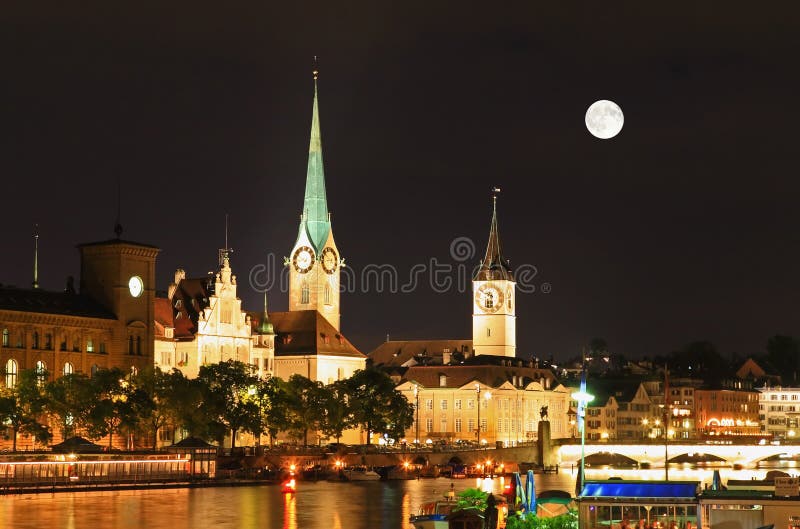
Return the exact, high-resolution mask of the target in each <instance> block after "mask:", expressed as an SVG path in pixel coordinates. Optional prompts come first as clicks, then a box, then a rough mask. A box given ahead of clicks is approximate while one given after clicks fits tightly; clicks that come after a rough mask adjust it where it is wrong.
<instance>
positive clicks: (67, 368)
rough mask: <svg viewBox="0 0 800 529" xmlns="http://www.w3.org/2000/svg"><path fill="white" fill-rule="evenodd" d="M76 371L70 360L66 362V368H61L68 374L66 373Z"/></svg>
mask: <svg viewBox="0 0 800 529" xmlns="http://www.w3.org/2000/svg"><path fill="white" fill-rule="evenodd" d="M74 372H75V368H74V367H73V366H72V364H70V363H69V362H65V363H64V369H62V370H61V373H62V374H63V375H65V376H66V375H71V374H72V373H74Z"/></svg>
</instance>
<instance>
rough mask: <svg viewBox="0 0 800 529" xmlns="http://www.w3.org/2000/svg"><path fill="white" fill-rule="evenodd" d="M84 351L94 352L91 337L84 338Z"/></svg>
mask: <svg viewBox="0 0 800 529" xmlns="http://www.w3.org/2000/svg"><path fill="white" fill-rule="evenodd" d="M86 352H87V353H93V352H94V342H93V341H92V339H91V338H89V339H88V340H86Z"/></svg>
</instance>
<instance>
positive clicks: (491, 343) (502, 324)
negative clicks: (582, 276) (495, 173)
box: [472, 195, 517, 358]
mask: <svg viewBox="0 0 800 529" xmlns="http://www.w3.org/2000/svg"><path fill="white" fill-rule="evenodd" d="M515 286H516V283H515V282H514V274H513V272H512V271H511V265H510V264H509V262H508V261H507V260H506V259H504V258H503V254H502V251H501V247H500V230H499V228H498V226H497V195H494V196H493V197H492V223H491V227H490V228H489V243H488V244H487V245H486V255H485V257H484V259H483V262H481V264H480V267H478V270H477V271H476V272H475V275H474V277H473V278H472V294H473V303H472V308H473V310H472V347H473V348H474V349H475V354H476V355H497V356H507V357H511V358H514V357H515V356H516V354H517V327H516V325H517V324H516V319H517V317H516V299H515V288H514V287H515Z"/></svg>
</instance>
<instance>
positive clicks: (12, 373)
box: [6, 358, 17, 388]
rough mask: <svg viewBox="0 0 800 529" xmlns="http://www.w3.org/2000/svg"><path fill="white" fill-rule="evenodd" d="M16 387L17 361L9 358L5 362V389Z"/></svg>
mask: <svg viewBox="0 0 800 529" xmlns="http://www.w3.org/2000/svg"><path fill="white" fill-rule="evenodd" d="M16 385H17V361H16V360H14V359H13V358H9V359H8V362H6V387H7V388H13V387H14V386H16Z"/></svg>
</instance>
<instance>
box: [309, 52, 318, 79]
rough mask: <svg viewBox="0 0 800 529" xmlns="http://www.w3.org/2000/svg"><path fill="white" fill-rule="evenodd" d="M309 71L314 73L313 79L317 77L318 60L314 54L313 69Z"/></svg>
mask: <svg viewBox="0 0 800 529" xmlns="http://www.w3.org/2000/svg"><path fill="white" fill-rule="evenodd" d="M311 73H312V74H313V75H314V80H315V81H316V80H317V79H319V60H318V59H317V56H316V55H314V69H313V70H312V71H311Z"/></svg>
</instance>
